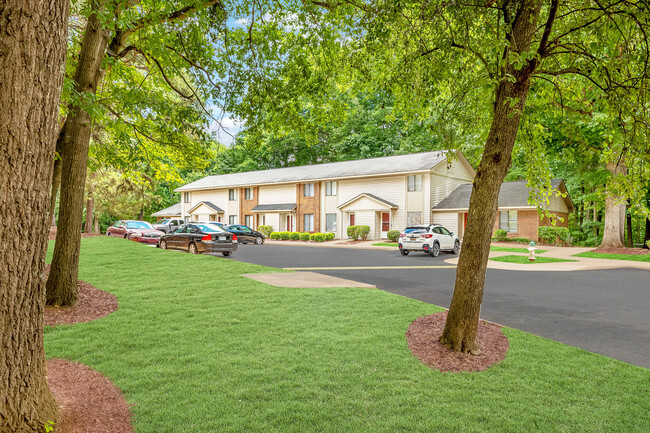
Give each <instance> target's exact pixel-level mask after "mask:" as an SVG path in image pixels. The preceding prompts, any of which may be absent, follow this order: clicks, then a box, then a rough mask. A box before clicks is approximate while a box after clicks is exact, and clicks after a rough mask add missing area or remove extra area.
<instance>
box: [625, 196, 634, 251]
mask: <svg viewBox="0 0 650 433" xmlns="http://www.w3.org/2000/svg"><path fill="white" fill-rule="evenodd" d="M626 209H630V199H629V198H628V199H627V205H626ZM625 222H626V226H627V239H626V243H625V245H626V246H627V247H628V248H633V247H634V233H633V232H632V212H626V214H625Z"/></svg>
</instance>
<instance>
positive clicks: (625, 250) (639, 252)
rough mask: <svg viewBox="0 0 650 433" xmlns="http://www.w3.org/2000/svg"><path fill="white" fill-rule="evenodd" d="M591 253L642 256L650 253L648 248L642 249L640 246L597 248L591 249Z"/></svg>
mask: <svg viewBox="0 0 650 433" xmlns="http://www.w3.org/2000/svg"><path fill="white" fill-rule="evenodd" d="M592 253H598V254H626V255H631V256H642V255H644V254H650V250H644V249H642V248H597V249H595V250H593V251H592Z"/></svg>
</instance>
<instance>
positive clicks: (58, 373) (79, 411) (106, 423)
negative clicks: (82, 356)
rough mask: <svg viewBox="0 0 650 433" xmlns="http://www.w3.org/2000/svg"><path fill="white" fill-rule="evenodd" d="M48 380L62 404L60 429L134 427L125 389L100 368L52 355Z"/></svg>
mask: <svg viewBox="0 0 650 433" xmlns="http://www.w3.org/2000/svg"><path fill="white" fill-rule="evenodd" d="M47 384H48V385H49V387H50V390H51V391H52V394H53V395H54V398H55V399H56V402H57V403H58V405H59V420H58V422H57V423H56V428H55V430H54V431H55V432H56V433H127V432H128V433H130V432H133V431H134V430H133V427H132V426H131V413H130V411H129V405H128V404H127V402H126V400H125V399H124V396H123V395H122V392H121V391H120V390H119V389H118V388H117V387H116V386H115V385H114V384H113V383H112V382H111V381H110V380H109V379H108V378H106V377H104V376H103V375H102V374H101V373H99V372H98V371H95V370H93V369H92V368H90V367H88V366H85V365H83V364H79V363H75V362H71V361H68V360H65V359H57V358H54V359H50V360H49V361H48V362H47Z"/></svg>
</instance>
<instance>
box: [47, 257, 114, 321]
mask: <svg viewBox="0 0 650 433" xmlns="http://www.w3.org/2000/svg"><path fill="white" fill-rule="evenodd" d="M49 273H50V266H49V265H47V266H46V267H45V277H46V278H47V275H48V274H49ZM77 288H78V290H79V295H78V299H77V303H76V304H75V305H74V306H72V307H45V314H44V315H43V317H44V321H45V326H56V325H69V324H73V323H79V322H90V321H93V320H96V319H99V318H100V317H104V316H108V315H109V314H110V313H112V312H113V311H116V310H117V298H116V297H115V295H112V294H110V293H107V292H104V291H103V290H99V289H98V288H96V287H94V286H92V285H90V284H88V283H87V282H85V281H81V280H79V281H77Z"/></svg>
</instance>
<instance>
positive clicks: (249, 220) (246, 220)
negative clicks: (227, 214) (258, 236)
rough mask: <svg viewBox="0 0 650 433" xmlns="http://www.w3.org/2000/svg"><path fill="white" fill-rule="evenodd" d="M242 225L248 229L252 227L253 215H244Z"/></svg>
mask: <svg viewBox="0 0 650 433" xmlns="http://www.w3.org/2000/svg"><path fill="white" fill-rule="evenodd" d="M244 224H245V225H247V226H248V227H253V215H246V216H245V217H244Z"/></svg>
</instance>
